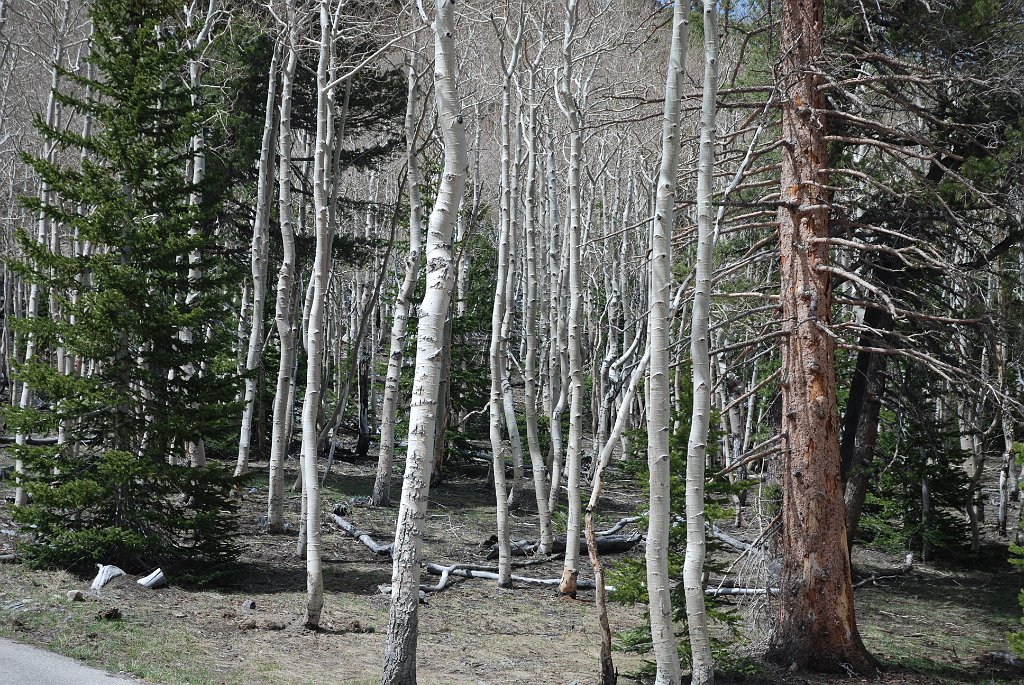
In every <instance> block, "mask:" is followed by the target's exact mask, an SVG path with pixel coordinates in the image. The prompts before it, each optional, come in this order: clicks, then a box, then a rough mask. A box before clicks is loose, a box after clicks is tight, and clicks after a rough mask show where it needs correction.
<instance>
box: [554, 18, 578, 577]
mask: <svg viewBox="0 0 1024 685" xmlns="http://www.w3.org/2000/svg"><path fill="white" fill-rule="evenodd" d="M576 17H577V0H566V3H565V33H564V36H563V39H562V65H561V80H560V82H559V84H558V105H559V107H560V108H561V109H562V113H563V114H565V117H566V119H567V121H568V123H569V179H568V183H567V188H566V190H567V191H568V193H569V236H568V240H569V250H568V252H569V316H568V322H567V327H568V343H569V393H568V394H569V436H568V440H567V444H566V450H565V473H566V484H567V488H568V500H569V502H568V504H569V516H568V522H567V523H566V527H565V535H566V539H567V540H576V539H578V538H579V536H580V527H581V525H580V524H581V514H582V511H581V506H580V462H581V459H580V457H581V451H582V446H583V354H582V350H581V348H580V346H581V343H580V335H581V330H580V323H581V316H580V294H581V290H582V284H581V282H580V257H581V256H582V255H581V254H580V252H581V250H582V249H583V246H582V240H581V231H582V226H581V222H582V207H581V204H580V191H581V185H582V181H581V179H580V164H581V157H582V155H583V114H582V112H581V111H580V108H579V106H578V104H577V102H576V99H575V96H574V95H573V93H572V84H573V76H572V73H573V72H572V68H573V64H574V57H573V51H572V47H573V43H574V40H575V33H576ZM579 557H580V550H579V546H578V545H566V548H565V563H564V565H563V568H562V583H561V585H559V588H558V589H559V591H560V592H562V593H564V594H574V593H575V592H576V577H577V576H578V574H579V569H578V565H579Z"/></svg>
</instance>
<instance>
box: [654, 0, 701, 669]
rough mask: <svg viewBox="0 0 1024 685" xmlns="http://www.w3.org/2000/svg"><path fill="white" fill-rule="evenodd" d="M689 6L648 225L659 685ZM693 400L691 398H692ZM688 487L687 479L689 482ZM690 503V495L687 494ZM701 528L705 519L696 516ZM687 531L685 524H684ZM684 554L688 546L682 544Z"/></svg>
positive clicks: (668, 595)
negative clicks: (675, 236) (675, 239)
mask: <svg viewBox="0 0 1024 685" xmlns="http://www.w3.org/2000/svg"><path fill="white" fill-rule="evenodd" d="M688 16H689V6H688V5H685V4H684V3H683V0H676V2H675V6H674V10H673V13H672V51H671V54H670V56H669V65H668V70H667V71H668V73H667V76H666V78H665V110H664V115H663V119H662V131H661V168H660V170H659V172H658V187H657V196H656V200H655V210H654V225H653V226H652V227H651V266H650V303H651V304H650V307H651V308H650V312H649V314H648V320H647V321H648V323H647V334H648V341H649V344H650V350H651V361H650V368H649V369H648V375H647V388H646V394H647V465H648V470H649V472H650V509H649V518H650V523H649V524H648V527H647V594H648V600H649V608H650V617H651V640H652V642H653V648H654V658H655V663H656V664H657V669H658V670H657V676H656V680H655V682H656V683H657V685H678V684H679V682H680V680H681V679H682V672H681V669H680V666H679V652H678V651H677V647H676V636H675V632H674V631H673V629H672V590H671V584H670V579H669V575H668V548H669V526H670V522H671V517H672V512H671V508H670V501H669V499H670V492H671V484H670V477H671V467H670V457H669V429H670V412H669V406H670V405H669V400H670V398H669V373H670V371H671V368H670V362H671V359H670V350H669V346H670V343H671V341H670V332H671V329H670V326H671V319H670V311H669V298H670V297H671V288H672V228H673V226H674V219H675V212H674V211H673V209H674V207H673V205H674V202H675V190H676V180H677V175H678V169H677V167H678V159H679V110H680V98H681V90H682V80H683V77H684V75H685V73H686V49H687V41H688V38H689V29H690V25H689V21H688ZM695 401H696V399H695ZM687 490H689V483H687ZM687 503H689V497H687ZM701 526H702V530H703V520H702V522H701ZM688 529H689V526H688ZM687 552H689V549H688V550H687Z"/></svg>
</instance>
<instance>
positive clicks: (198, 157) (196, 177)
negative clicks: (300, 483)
mask: <svg viewBox="0 0 1024 685" xmlns="http://www.w3.org/2000/svg"><path fill="white" fill-rule="evenodd" d="M199 1H200V0H195V1H194V2H193V3H192V5H191V6H190V7H189V9H188V11H187V16H186V20H187V22H188V24H189V25H191V24H192V18H193V16H194V15H195V12H196V11H197V7H198V5H199ZM218 10H219V0H209V4H208V6H207V8H206V14H205V17H204V19H203V27H202V29H200V31H199V34H198V35H197V36H196V39H195V42H194V43H193V45H192V47H193V48H194V49H195V50H196V51H197V52H198V51H201V50H202V48H203V47H205V46H206V45H207V44H208V43H209V41H210V38H211V32H212V31H213V22H214V19H215V17H216V15H217V12H218ZM203 68H204V65H203V63H202V62H201V61H200V60H199V59H198V58H193V59H191V60H189V63H188V70H189V84H190V86H191V88H192V105H193V106H194V107H198V104H199V102H198V98H199V88H200V86H201V81H202V74H203ZM191 162H192V185H193V186H194V187H196V188H198V187H200V185H201V184H202V183H203V181H204V180H205V179H206V135H205V133H204V132H203V129H202V127H200V129H199V131H198V133H196V135H195V136H194V137H193V138H192V158H191ZM201 201H202V197H201V196H200V194H199V193H197V192H194V193H192V196H191V197H190V198H189V202H190V203H192V204H198V203H200V202H201ZM197 231H198V229H197V228H192V229H190V230H189V236H190V237H192V236H193V235H195V233H196V232H197ZM199 259H200V256H199V254H198V253H196V252H193V253H191V254H190V255H189V256H188V263H189V269H188V277H189V280H190V281H192V282H198V281H199V278H200V276H201V274H200V272H199ZM198 297H199V293H196V292H189V293H188V295H186V297H185V304H186V305H189V304H191V303H192V302H194V301H195V300H196V299H198ZM195 334H196V333H195V332H194V331H193V330H192V329H191V328H183V329H182V330H181V334H180V337H181V340H182V341H183V342H185V343H191V342H192V336H193V335H195ZM203 334H204V333H203V332H200V333H199V335H203ZM200 372H201V370H200V369H197V368H196V367H195V364H193V363H192V362H188V363H186V364H185V367H184V368H183V369H182V370H181V373H182V375H183V376H184V377H185V378H186V379H188V378H191V377H192V376H193V375H195V374H196V373H200ZM171 373H175V370H174V369H172V370H171ZM184 446H185V460H186V463H187V464H189V465H190V466H205V465H206V443H205V441H204V439H203V437H202V436H185V444H184Z"/></svg>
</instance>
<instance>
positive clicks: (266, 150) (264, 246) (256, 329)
mask: <svg viewBox="0 0 1024 685" xmlns="http://www.w3.org/2000/svg"><path fill="white" fill-rule="evenodd" d="M279 55H280V50H279V48H277V47H276V46H275V48H274V56H273V58H271V60H270V73H269V74H268V76H267V109H266V114H265V116H264V118H263V141H262V145H261V147H260V165H259V180H258V181H257V187H256V217H255V219H254V220H253V224H252V246H251V261H252V325H251V326H250V327H249V348H248V350H247V352H246V356H245V371H246V373H247V374H248V376H247V377H246V379H245V397H244V400H243V409H242V428H241V432H240V435H239V438H238V462H237V463H236V465H235V476H236V477H238V476H240V475H242V474H243V473H245V472H246V471H248V470H249V443H250V442H251V438H252V416H253V413H254V411H255V408H256V387H257V380H259V379H258V378H257V377H256V369H257V367H258V366H259V362H260V352H261V351H262V349H263V303H264V302H265V299H266V293H267V257H268V256H269V247H270V240H269V238H270V203H271V199H272V197H273V194H274V190H273V184H274V154H275V153H276V150H275V149H274V124H275V120H276V117H275V116H274V115H275V113H276V108H275V107H274V101H275V100H276V99H277V65H278V59H279Z"/></svg>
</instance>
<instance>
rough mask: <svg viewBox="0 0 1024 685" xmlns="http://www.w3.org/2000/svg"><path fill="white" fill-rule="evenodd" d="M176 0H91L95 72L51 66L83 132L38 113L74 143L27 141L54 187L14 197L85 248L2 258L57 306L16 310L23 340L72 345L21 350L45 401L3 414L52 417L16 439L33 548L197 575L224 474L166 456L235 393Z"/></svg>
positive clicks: (224, 487)
mask: <svg viewBox="0 0 1024 685" xmlns="http://www.w3.org/2000/svg"><path fill="white" fill-rule="evenodd" d="M178 13H179V10H178V7H176V4H175V3H174V2H173V1H172V0H94V2H93V3H92V5H91V9H90V15H91V18H92V22H93V25H94V35H93V51H92V56H91V61H92V64H93V73H94V74H95V78H85V77H83V76H81V75H77V74H72V73H65V74H64V77H65V79H66V81H68V82H70V83H71V84H72V88H71V89H70V90H67V91H65V92H62V93H60V94H59V95H58V99H59V102H60V103H61V105H62V106H63V107H65V108H69V109H71V110H73V111H74V112H76V113H78V114H79V115H81V116H91V117H92V118H93V126H92V132H91V133H90V134H88V135H85V136H83V135H79V134H76V133H73V132H71V131H69V130H65V129H63V128H61V129H58V128H53V127H47V126H46V125H45V124H44V123H42V122H37V126H38V127H39V129H40V130H41V132H42V133H43V135H44V136H45V137H46V138H48V139H49V140H51V141H53V142H54V143H55V144H56V145H57V146H58V149H62V150H70V151H76V150H79V149H81V150H84V152H85V156H84V159H83V161H82V163H81V165H80V166H63V165H61V164H59V163H58V164H55V163H50V162H47V161H46V160H44V159H40V158H36V157H31V156H28V155H25V159H26V161H27V162H28V163H29V164H30V165H31V166H32V167H33V168H34V169H35V171H36V172H37V173H38V174H39V176H40V178H41V180H42V181H43V182H44V183H47V184H49V186H50V188H51V189H52V191H51V193H50V194H49V197H48V198H47V199H43V200H39V199H27V200H25V203H26V205H27V206H28V207H29V208H30V209H32V210H33V211H34V212H36V213H39V214H41V215H43V216H46V217H47V218H49V220H50V221H51V222H52V225H53V226H54V227H55V229H54V230H58V231H60V232H61V235H62V240H61V241H58V243H61V244H64V245H65V246H66V245H67V243H68V239H69V237H70V236H72V235H73V236H75V237H76V238H77V240H79V241H82V244H88V245H89V246H90V249H89V250H88V251H87V252H85V254H82V255H78V256H74V255H71V254H69V252H70V251H69V250H67V249H65V250H63V251H62V250H60V249H58V250H57V251H52V250H51V249H50V247H49V246H48V245H41V244H38V243H36V242H34V241H33V240H32V239H30V238H29V237H28V236H27V235H26V234H24V233H23V234H22V235H21V236H20V238H19V241H20V243H21V246H22V248H23V249H24V251H25V255H26V257H25V261H23V262H22V263H20V264H18V265H16V268H19V269H20V270H21V271H22V273H23V274H24V276H25V277H26V278H29V279H32V280H34V281H36V282H38V283H39V285H40V288H41V292H45V293H48V294H49V297H50V298H51V300H52V303H53V304H54V305H55V306H56V308H57V309H59V311H60V312H61V316H60V317H59V318H58V319H57V320H50V319H48V318H45V317H42V318H36V319H32V320H23V321H21V322H19V325H20V326H21V329H22V330H23V331H24V332H25V333H26V334H28V335H31V336H34V337H35V340H36V343H37V349H40V350H51V351H52V350H55V349H57V348H58V347H63V348H64V350H66V353H67V355H68V356H69V357H70V358H71V359H73V360H76V363H75V365H74V371H73V372H72V373H70V374H65V373H64V371H65V370H63V369H58V368H55V367H54V365H53V364H52V363H50V361H51V358H50V355H47V354H39V355H37V356H36V357H35V358H34V359H33V360H31V361H30V362H29V363H27V364H24V365H23V366H22V367H21V368H20V369H19V374H20V377H21V380H23V381H26V382H28V383H29V384H30V385H31V387H32V388H33V389H35V390H36V391H38V392H39V393H40V395H41V396H45V397H46V398H48V399H49V401H50V403H51V406H52V411H48V412H44V411H40V410H38V409H29V410H26V411H23V412H17V411H16V412H11V415H10V416H9V421H10V423H11V424H12V425H14V426H15V427H16V428H20V429H21V430H23V431H25V432H28V431H36V432H52V431H54V430H55V427H56V426H57V425H58V422H62V423H63V425H64V426H65V428H66V434H67V441H66V442H65V443H63V444H61V445H58V446H57V447H47V448H41V447H22V448H21V450H22V456H23V458H24V460H25V462H26V465H27V467H28V469H27V470H28V474H27V475H26V487H27V488H28V490H29V492H30V493H31V495H32V496H33V503H32V504H31V505H30V506H28V507H25V508H24V509H22V510H20V511H19V512H18V518H19V520H20V521H21V522H22V523H23V524H30V525H33V526H34V529H33V530H34V533H35V536H36V537H35V539H36V543H35V545H34V546H33V549H32V550H31V556H32V557H33V558H34V559H35V560H36V561H38V562H40V563H45V564H55V565H60V566H65V567H86V566H91V565H92V564H93V563H94V562H97V561H103V562H105V563H118V564H121V565H123V566H124V567H125V568H126V570H127V569H132V570H143V569H144V568H146V567H149V568H151V567H152V566H155V565H158V564H160V565H164V566H171V567H174V566H186V565H191V566H193V567H195V568H196V569H198V570H201V571H202V572H204V573H205V572H208V571H210V570H212V569H213V568H215V567H217V566H219V565H221V564H222V563H223V562H227V561H229V560H230V559H231V558H232V557H233V556H234V554H235V547H234V544H233V542H232V536H233V532H234V513H233V509H234V507H233V505H232V504H231V498H230V497H229V489H230V481H229V480H228V478H227V476H226V475H225V474H224V473H222V472H221V470H220V469H219V468H217V467H216V466H212V467H205V468H188V467H186V466H182V465H179V462H180V461H181V459H180V455H181V454H182V452H183V447H184V444H185V443H186V442H187V441H194V440H198V439H215V438H217V437H220V436H222V435H223V433H224V430H225V429H229V430H230V424H229V419H230V418H231V417H233V416H234V415H235V414H237V411H238V409H237V406H235V405H234V402H233V399H234V397H235V379H233V378H232V377H231V374H232V373H233V372H232V371H229V369H232V368H233V362H232V361H231V360H230V358H229V356H230V355H229V352H228V344H229V335H230V327H229V326H228V325H227V321H226V315H227V313H228V309H227V307H226V306H225V293H226V291H227V290H226V289H227V288H228V287H229V284H230V283H231V282H232V269H231V268H230V266H229V265H228V264H227V263H226V261H225V260H224V258H223V257H222V256H221V254H222V251H220V250H218V248H217V244H216V236H217V228H218V213H219V208H220V199H219V198H218V197H217V196H216V195H217V193H215V192H214V191H212V190H210V188H212V187H214V186H213V185H212V183H210V182H206V181H204V182H202V185H200V186H198V187H196V186H194V185H193V184H192V183H191V182H189V181H187V180H186V179H188V178H191V174H186V169H187V167H188V165H189V163H190V160H191V154H192V150H191V147H192V141H193V139H194V138H195V136H196V134H197V133H198V132H199V131H200V130H201V129H200V127H201V126H202V122H203V120H204V118H205V116H206V114H207V112H206V111H204V109H203V108H201V107H200V108H196V107H195V106H194V105H193V98H192V95H193V93H192V91H191V89H190V87H189V85H188V79H187V68H188V61H189V59H190V53H189V51H188V49H187V48H186V43H185V41H184V29H183V28H182V23H181V22H180V21H179V17H178ZM81 93H87V94H88V96H87V97H86V96H83V95H81ZM222 185H223V184H222ZM40 311H41V312H44V311H46V308H44V307H40ZM72 320H73V321H74V323H71V321H72ZM186 330H190V331H192V332H193V335H191V336H187V335H182V334H183V332H184V331H186ZM204 365H205V366H204ZM200 368H204V371H203V372H202V373H190V372H189V371H190V370H198V369H200Z"/></svg>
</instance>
